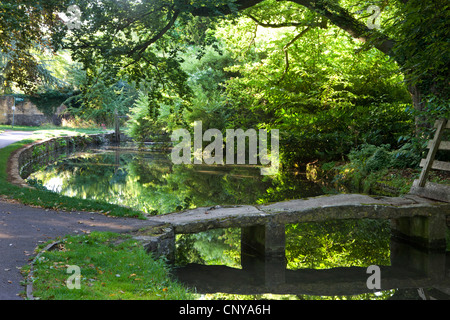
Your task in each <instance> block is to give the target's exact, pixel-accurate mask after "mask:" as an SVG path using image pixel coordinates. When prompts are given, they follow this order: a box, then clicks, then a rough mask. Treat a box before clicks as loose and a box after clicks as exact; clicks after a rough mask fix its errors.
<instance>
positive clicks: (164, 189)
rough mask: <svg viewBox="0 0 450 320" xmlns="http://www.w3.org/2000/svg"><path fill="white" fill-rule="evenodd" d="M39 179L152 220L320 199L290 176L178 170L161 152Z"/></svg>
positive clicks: (101, 157)
mask: <svg viewBox="0 0 450 320" xmlns="http://www.w3.org/2000/svg"><path fill="white" fill-rule="evenodd" d="M34 177H35V178H37V179H38V180H42V181H43V183H44V185H46V183H47V186H49V183H50V182H54V183H57V184H58V188H57V190H58V192H60V193H62V194H65V195H69V196H75V197H80V198H90V199H96V200H101V201H106V202H110V203H115V204H123V205H126V206H130V207H133V208H135V209H138V210H142V211H144V212H147V213H153V214H158V213H167V212H173V211H178V210H183V209H187V208H193V207H199V206H212V205H226V204H255V203H265V202H268V201H278V200H285V199H292V198H299V197H304V196H310V195H317V194H319V193H318V187H317V186H314V185H313V184H312V183H308V182H305V181H304V180H302V179H298V178H296V177H293V176H292V175H290V174H288V173H281V174H279V175H278V176H277V177H269V176H262V175H260V170H259V168H256V167H250V166H209V165H173V164H172V163H171V161H170V158H169V155H168V154H164V153H156V152H155V153H149V152H146V153H121V152H105V153H102V154H84V155H83V156H80V157H73V158H69V159H64V160H62V161H59V162H57V163H56V164H54V165H51V166H48V167H47V168H46V169H45V170H43V171H42V172H40V173H36V174H35V175H34ZM55 178H56V179H55ZM49 187H51V186H49Z"/></svg>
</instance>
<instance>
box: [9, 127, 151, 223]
mask: <svg viewBox="0 0 450 320" xmlns="http://www.w3.org/2000/svg"><path fill="white" fill-rule="evenodd" d="M37 128H38V127H31V128H28V129H29V130H32V131H35V132H34V134H33V135H32V136H30V138H28V139H26V140H22V141H19V142H16V143H13V144H11V145H9V146H7V147H5V148H2V149H0V168H2V170H1V171H0V195H1V197H2V198H3V199H6V200H7V199H13V200H18V201H20V202H21V203H23V204H26V205H33V206H39V207H42V208H46V209H54V210H65V211H89V212H99V213H103V214H108V215H112V216H119V217H123V216H128V217H142V214H141V213H140V212H137V211H135V210H132V209H129V208H125V207H121V206H117V205H112V204H109V203H106V202H100V201H94V200H85V199H76V198H72V197H67V196H62V195H59V194H57V193H54V192H49V191H46V190H41V189H33V188H22V187H18V186H15V185H13V184H11V183H9V182H8V174H7V163H8V159H9V157H10V156H11V154H12V153H13V152H14V151H16V150H17V149H19V148H21V147H23V146H25V145H27V144H30V143H33V142H36V141H39V140H42V139H48V138H53V137H61V136H68V135H81V134H95V133H101V132H104V131H102V130H98V129H97V130H96V129H79V130H78V129H73V128H69V129H65V128H63V129H61V128H55V129H44V130H38V129H37ZM18 129H20V130H22V128H18Z"/></svg>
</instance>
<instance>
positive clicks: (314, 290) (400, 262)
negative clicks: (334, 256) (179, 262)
mask: <svg viewBox="0 0 450 320" xmlns="http://www.w3.org/2000/svg"><path fill="white" fill-rule="evenodd" d="M248 249H249V248H248V247H246V246H244V245H243V246H242V252H241V261H242V269H237V268H231V267H227V266H221V265H199V264H189V265H187V266H184V267H179V268H175V270H174V275H175V276H176V277H177V279H179V281H181V282H182V283H184V284H185V285H187V286H188V287H191V288H195V290H196V292H197V293H202V294H203V293H217V292H221V293H229V294H241V295H255V294H266V293H271V294H283V295H286V294H288V295H313V296H342V295H347V296H349V295H357V294H363V293H373V292H374V291H385V290H390V289H396V292H398V289H400V290H401V289H413V293H414V294H415V296H416V297H417V298H419V297H422V298H427V299H429V298H430V297H431V298H435V299H445V300H449V299H450V274H449V272H448V271H449V269H450V257H448V255H447V256H446V254H445V252H444V251H439V252H427V251H424V250H418V249H417V248H414V247H412V246H409V245H407V244H404V243H401V242H397V241H395V240H394V239H393V240H392V241H391V265H390V266H380V279H381V282H380V286H381V288H380V289H377V290H374V289H369V288H368V286H367V279H368V277H369V276H370V275H371V274H370V273H369V274H368V273H367V268H365V267H338V268H331V269H298V270H289V269H286V265H285V260H284V259H283V257H278V258H274V257H265V258H263V257H258V256H256V255H254V252H252V250H248ZM418 289H421V290H422V292H419V291H418ZM400 294H401V293H400ZM395 295H398V293H395ZM395 295H394V297H395Z"/></svg>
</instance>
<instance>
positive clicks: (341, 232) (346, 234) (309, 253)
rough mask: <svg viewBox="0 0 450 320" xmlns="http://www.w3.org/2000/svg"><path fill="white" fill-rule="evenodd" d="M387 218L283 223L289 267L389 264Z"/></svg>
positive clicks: (321, 267)
mask: <svg viewBox="0 0 450 320" xmlns="http://www.w3.org/2000/svg"><path fill="white" fill-rule="evenodd" d="M389 244H390V228H389V221H388V220H370V219H362V220H337V221H326V222H320V223H319V222H315V223H299V224H290V225H287V226H286V259H287V261H288V268H289V269H299V268H315V269H324V268H334V267H349V266H359V267H367V266H369V265H372V264H376V265H390V258H389V257H390V251H389Z"/></svg>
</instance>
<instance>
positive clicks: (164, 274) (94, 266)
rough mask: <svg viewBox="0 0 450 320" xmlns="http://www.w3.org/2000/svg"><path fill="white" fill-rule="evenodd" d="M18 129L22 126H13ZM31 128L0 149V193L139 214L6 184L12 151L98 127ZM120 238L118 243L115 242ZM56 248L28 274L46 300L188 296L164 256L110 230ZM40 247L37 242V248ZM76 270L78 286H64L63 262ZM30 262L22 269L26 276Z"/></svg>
mask: <svg viewBox="0 0 450 320" xmlns="http://www.w3.org/2000/svg"><path fill="white" fill-rule="evenodd" d="M16 129H18V130H22V129H23V128H16ZM27 129H28V130H29V131H36V132H35V134H33V135H32V136H31V137H30V138H29V139H26V140H22V141H19V142H16V143H13V144H11V145H9V146H7V147H5V148H2V149H0V168H2V170H0V196H1V198H2V199H3V200H6V201H8V200H17V201H19V202H21V203H23V204H26V205H31V206H38V207H42V208H48V209H53V210H61V211H89V212H98V213H102V214H107V215H110V216H128V217H138V218H139V217H142V216H141V213H140V212H136V211H134V210H132V209H129V208H124V207H121V206H117V205H112V204H109V203H104V202H99V201H93V200H84V199H76V198H71V197H66V196H62V195H59V194H57V193H53V192H49V191H46V190H41V189H33V188H22V187H18V186H15V185H12V184H10V183H9V182H8V178H7V177H8V176H7V163H8V159H9V157H10V156H11V154H12V153H13V152H14V151H16V150H17V149H19V148H21V147H23V146H25V145H27V144H30V143H33V142H36V141H39V140H42V139H47V138H52V137H59V136H67V135H78V134H95V133H100V132H102V131H100V130H91V129H80V130H77V129H70V130H65V129H61V128H55V129H46V130H39V128H37V127H35V128H27ZM119 240H120V241H119ZM58 248H59V250H54V251H49V252H45V253H43V254H42V255H41V259H39V260H38V261H36V264H35V266H34V267H35V270H34V275H33V280H34V282H33V288H34V293H33V294H34V296H35V297H37V298H39V299H50V300H76V299H82V300H93V299H102V300H105V299H130V300H138V299H188V298H189V297H190V295H189V293H188V292H187V290H186V289H185V288H183V287H182V286H181V285H179V284H177V283H176V282H174V281H172V280H171V279H170V277H169V275H168V270H169V268H168V267H167V265H166V263H165V261H164V260H163V259H158V260H155V259H153V258H152V257H151V256H150V255H149V254H147V253H146V252H145V250H144V249H143V248H142V247H141V246H139V245H138V244H137V242H135V241H133V240H131V239H126V236H124V235H119V234H115V233H92V234H86V235H80V236H66V237H65V238H64V239H63V240H61V244H60V245H59V246H58ZM41 249H42V246H41ZM68 265H76V266H78V267H79V268H80V271H81V286H80V290H77V289H74V290H70V289H68V287H67V285H66V282H65V281H66V280H67V278H68V277H69V276H70V274H67V266H68ZM29 271H30V266H24V267H23V268H22V272H23V274H24V276H27V275H28V272H29Z"/></svg>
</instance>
